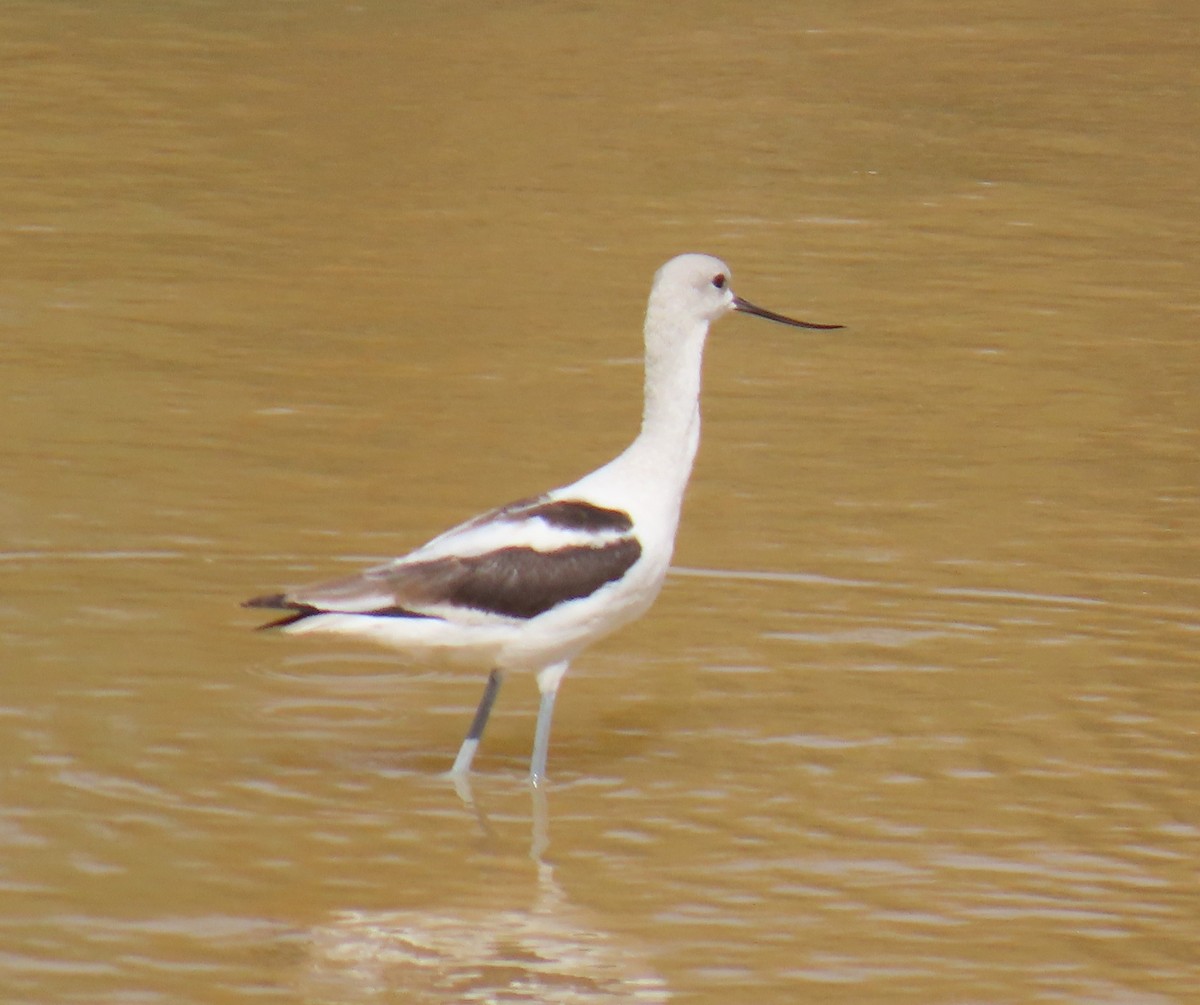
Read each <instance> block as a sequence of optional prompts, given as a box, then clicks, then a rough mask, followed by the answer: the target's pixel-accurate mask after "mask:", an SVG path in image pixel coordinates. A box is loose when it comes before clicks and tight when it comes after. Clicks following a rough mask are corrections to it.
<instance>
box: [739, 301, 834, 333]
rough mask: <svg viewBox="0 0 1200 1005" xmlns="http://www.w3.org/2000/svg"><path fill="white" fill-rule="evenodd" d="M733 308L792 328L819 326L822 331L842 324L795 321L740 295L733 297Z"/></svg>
mask: <svg viewBox="0 0 1200 1005" xmlns="http://www.w3.org/2000/svg"><path fill="white" fill-rule="evenodd" d="M733 309H734V310H735V311H741V312H742V313H743V314H754V315H756V316H757V317H760V318H766V319H767V320H768V321H775V322H777V323H778V324H781V325H791V326H792V327H793V328H819V329H821V330H822V331H830V330H832V329H834V328H841V327H843V326H842V325H814V324H812V323H811V322H809V321H797V320H796V319H795V318H787V317H784V316H783V315H782V314H776V313H775V312H774V311H769V310H767V309H766V308H764V307H756V306H755V305H754V304H752V303H750V301H749V300H743V299H742V298H741V297H734V298H733Z"/></svg>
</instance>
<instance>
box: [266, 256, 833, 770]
mask: <svg viewBox="0 0 1200 1005" xmlns="http://www.w3.org/2000/svg"><path fill="white" fill-rule="evenodd" d="M733 310H736V311H743V312H745V313H748V314H756V315H758V316H760V317H765V318H767V319H768V320H771V321H776V322H779V323H782V324H788V325H794V326H797V327H802V328H823V329H824V328H837V327H840V326H838V325H813V324H808V323H806V322H803V321H796V320H793V319H792V318H787V317H784V316H783V315H780V314H774V313H772V312H771V311H766V310H763V309H762V308H759V307H755V306H754V305H753V304H751V303H749V302H747V301H745V300H742V299H741V298H740V297H736V296H734V294H733V292H732V290H730V288H729V268H728V266H726V265H725V264H724V263H723V262H722V261H720V260H719V259H716V258H712V257H711V256H708V255H695V254H689V255H680V256H678V257H676V258H673V259H671V260H670V261H669V262H667V263H666V264H665V265H664V266H663V267H662V268H661V269H659V270H658V272H657V273H656V275H655V277H654V285H653V287H652V288H651V291H650V302H649V305H648V307H647V310H646V324H645V343H646V375H645V402H644V409H643V414H642V427H641V432H640V433H639V434H638V436H637V439H635V440H634V441H633V443H631V444H630V445H629V447H628V448H627V449H626V450H625V451H624V452H623V453H622V454H620V456H618V457H617V458H615V459H614V460H612V461H610V462H609V463H608V464H606V465H604V467H602V468H599V469H597V470H596V471H593V472H592V473H591V474H588V475H585V476H584V477H583V478H581V479H579V481H577V482H574V483H573V484H571V485H567V486H564V487H563V488H558V489H554V490H553V491H551V492H547V493H546V494H545V495H542V496H538V497H536V498H532V499H527V500H522V501H520V502H517V503H512V504H510V505H508V506H503V507H501V508H500V509H496V510H493V511H491V512H489V513H485V514H483V515H482V516H479V517H476V518H475V519H473V520H470V521H468V522H467V523H464V524H461V525H460V526H458V527H455V528H453V529H452V530H449V531H447V532H446V533H444V534H442V535H440V536H439V537H436V538H434V539H433V540H432V541H430V542H429V543H428V544H426V545H424V546H422V547H420V548H418V549H416V550H415V551H413V552H411V553H409V554H408V555H405V556H404V557H402V558H397V559H395V560H394V561H391V562H388V563H386V564H384V565H380V566H376V567H374V568H371V569H368V570H366V571H365V572H363V573H361V574H359V575H356V576H352V577H350V578H348V579H340V580H333V581H330V582H325V583H319V584H317V585H315V586H309V587H302V588H300V589H297V590H293V591H291V592H288V593H280V594H272V595H269V596H264V597H257V598H255V599H254V600H250V601H247V602H246V603H247V606H252V607H271V608H279V609H282V610H285V611H287V612H288V614H287V615H286V616H285V617H283V618H281V619H279V620H278V621H274V622H271V623H270V624H269V625H264V626H263V627H265V628H272V627H278V628H281V629H283V630H284V631H287V632H292V633H301V632H338V633H343V634H349V635H356V636H362V637H364V638H369V639H373V640H374V641H377V642H381V643H383V644H385V645H389V646H392V647H395V648H398V649H401V650H404V651H407V652H413V653H419V652H426V653H429V652H441V653H445V654H448V655H450V656H452V657H454V658H457V659H462V660H467V661H471V662H476V663H478V664H480V665H481V666H489V667H490V668H491V673H490V675H489V678H488V686H487V688H486V689H485V691H484V695H483V698H482V700H481V701H480V704H479V708H478V710H477V711H476V714H475V719H474V721H473V722H472V725H471V729H470V730H469V731H468V733H467V737H466V739H465V740H464V741H463V744H462V747H461V748H460V750H459V754H458V757H457V759H456V760H455V762H454V767H453V768H452V771H454V772H456V773H460V774H461V773H465V772H467V771H468V770H469V769H470V765H471V760H472V758H473V757H474V754H475V750H476V748H477V747H478V744H479V739H480V737H481V736H482V734H483V730H484V727H485V726H486V725H487V719H488V715H489V714H490V712H491V706H492V702H493V701H494V700H495V697H496V692H497V691H498V689H499V685H500V680H501V678H502V676H503V674H504V673H505V672H507V671H510V670H513V671H517V670H521V671H532V672H534V673H536V674H537V679H538V687H539V689H540V690H541V694H542V703H541V708H540V711H539V713H538V723H537V733H536V737H535V740H534V751H533V758H532V761H531V764H530V778H531V780H532V781H533V783H534V784H535V785H536V784H538V782H539V781H540V780H542V779H543V778H544V777H545V769H546V754H547V749H548V746H549V736H550V722H551V718H552V716H553V710H554V700H555V696H556V694H557V691H558V686H559V682H560V681H561V680H562V676H563V674H564V673H566V670H567V667H568V665H569V664H570V662H571V660H573V659H574V658H575V656H577V655H578V654H579V653H580V652H581V651H582V650H583V649H584V648H586V647H587V646H588V645H590V644H591V643H592V642H594V641H596V640H597V639H599V638H601V637H602V636H604V635H607V634H608V633H610V632H612V631H613V630H614V629H616V628H618V627H620V626H621V625H623V624H626V623H627V622H629V621H632V620H633V619H634V618H636V617H638V616H639V615H640V614H642V613H644V612H645V610H646V609H647V608H648V607H649V606H650V605H651V603H653V601H654V598H655V597H656V596H657V595H658V591H659V589H660V588H661V587H662V583H663V579H664V578H665V577H666V574H667V568H668V567H669V565H670V563H671V553H672V550H673V548H674V544H675V531H676V528H677V527H678V524H679V512H680V506H681V504H682V502H683V494H684V490H685V488H686V487H687V481H688V477H689V475H690V474H691V470H692V461H693V460H694V458H695V456H696V449H697V447H698V445H699V442H700V377H701V362H702V357H703V353H704V342H705V338H706V336H707V335H708V327H709V325H710V324H711V323H712V322H713V321H715V320H717V318H719V317H721V316H722V315H724V314H726V313H728V312H729V311H733Z"/></svg>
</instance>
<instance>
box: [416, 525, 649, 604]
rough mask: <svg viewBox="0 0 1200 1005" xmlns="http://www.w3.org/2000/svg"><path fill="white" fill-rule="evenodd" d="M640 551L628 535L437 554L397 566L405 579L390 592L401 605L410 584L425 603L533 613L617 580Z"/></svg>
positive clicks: (640, 547)
mask: <svg viewBox="0 0 1200 1005" xmlns="http://www.w3.org/2000/svg"><path fill="white" fill-rule="evenodd" d="M641 555H642V546H641V545H640V544H638V542H637V541H636V540H635V539H633V538H623V539H621V540H618V541H613V542H612V543H610V544H606V545H602V546H601V547H598V548H593V547H589V546H588V545H579V546H577V547H572V548H559V549H557V550H556V551H537V550H535V549H533V548H501V549H499V550H498V551H492V552H488V553H487V554H486V555H477V556H473V557H470V558H439V559H435V560H434V561H431V562H419V563H414V564H413V565H408V566H402V567H400V568H398V569H396V570H395V572H396V573H397V574H398V575H403V577H404V579H405V581H406V582H405V584H404V585H403V586H401V588H400V589H398V590H397V591H396V592H397V597H398V599H400V601H401V606H402V607H403V604H404V601H405V600H408V599H409V596H410V588H415V589H413V590H412V594H411V595H412V596H413V597H414V599H417V598H419V600H420V601H423V602H425V603H430V602H432V603H438V602H442V603H449V604H454V605H456V606H458V607H469V608H471V609H472V610H476V611H487V612H489V613H491V614H502V615H504V616H506V617H510V618H536V617H537V616H538V615H539V614H545V613H546V612H547V611H548V610H550V609H551V608H553V607H556V606H558V605H559V604H562V603H566V602H567V601H568V600H579V599H580V598H582V597H587V596H590V595H591V594H593V593H595V592H596V590H598V589H600V587H602V586H604V585H605V584H606V583H611V582H613V581H614V580H617V579H620V578H621V577H622V576H624V575H625V573H626V572H628V571H629V568H630V567H631V566H632V565H633V563H634V562H636V561H637V560H638V559H639V558H640V557H641ZM410 577H411V578H410Z"/></svg>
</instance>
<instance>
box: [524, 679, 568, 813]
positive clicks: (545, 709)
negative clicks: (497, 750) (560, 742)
mask: <svg viewBox="0 0 1200 1005" xmlns="http://www.w3.org/2000/svg"><path fill="white" fill-rule="evenodd" d="M567 666H568V664H566V663H555V664H554V665H553V666H548V667H546V668H545V669H544V670H541V671H540V672H539V673H538V676H537V682H538V690H539V691H541V692H542V704H541V706H540V707H539V708H538V720H537V732H535V733H534V735H533V760H532V761H530V762H529V781H530V783H531V784H532V785H533V787H534V788H535V789H536V788H537V787H538V786H539V785H540V784H541V783H542V782H544V781H545V780H546V754H547V753H549V751H550V720H551V719H553V718H554V699H555V697H557V695H558V685H559V684H560V683H561V682H562V679H563V675H564V674H565V673H566V672H567Z"/></svg>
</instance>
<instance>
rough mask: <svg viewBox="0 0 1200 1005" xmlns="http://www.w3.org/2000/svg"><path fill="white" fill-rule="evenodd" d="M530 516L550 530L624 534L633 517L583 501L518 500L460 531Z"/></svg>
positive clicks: (472, 522)
mask: <svg viewBox="0 0 1200 1005" xmlns="http://www.w3.org/2000/svg"><path fill="white" fill-rule="evenodd" d="M531 517H533V518H537V519H540V520H544V521H545V522H546V523H548V524H549V525H550V526H552V527H559V528H561V529H562V530H583V531H589V530H590V531H613V532H616V533H620V534H627V533H629V531H631V530H633V518H632V517H630V515H629V514H628V513H626V512H624V511H623V510H619V509H606V508H605V507H603V506H596V505H595V504H593V503H590V502H584V501H583V500H582V499H555V500H552V501H548V500H547V499H546V497H545V496H535V497H533V498H531V499H519V500H518V501H517V502H514V503H509V504H508V505H507V506H501V507H500V508H499V509H494V510H491V511H489V512H487V513H483V514H481V515H480V516H477V517H475V519H474V520H469V521H467V523H465V524H463V526H462V529H463V530H466V529H467V528H468V527H479V526H482V525H483V524H485V523H493V522H495V523H516V522H518V521H520V520H528V519H530V518H531Z"/></svg>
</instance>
